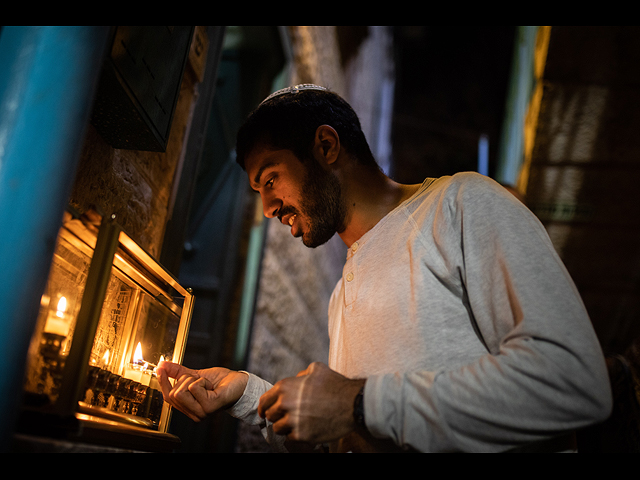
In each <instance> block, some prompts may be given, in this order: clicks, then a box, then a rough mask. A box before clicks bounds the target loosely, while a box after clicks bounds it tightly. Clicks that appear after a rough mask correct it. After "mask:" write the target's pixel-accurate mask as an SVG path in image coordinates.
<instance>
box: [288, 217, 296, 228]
mask: <svg viewBox="0 0 640 480" xmlns="http://www.w3.org/2000/svg"><path fill="white" fill-rule="evenodd" d="M294 218H295V215H293V216H291V217H289V226H290V227H292V226H293V220H294Z"/></svg>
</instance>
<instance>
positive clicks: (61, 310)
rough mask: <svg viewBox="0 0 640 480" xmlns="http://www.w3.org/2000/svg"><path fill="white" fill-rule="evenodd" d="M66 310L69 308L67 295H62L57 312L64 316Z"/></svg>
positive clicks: (58, 314)
mask: <svg viewBox="0 0 640 480" xmlns="http://www.w3.org/2000/svg"><path fill="white" fill-rule="evenodd" d="M66 310H67V299H66V298H65V297H60V300H59V301H58V311H57V312H56V315H57V316H58V317H60V318H62V317H63V316H64V312H65V311H66Z"/></svg>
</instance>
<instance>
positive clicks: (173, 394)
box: [167, 374, 207, 422]
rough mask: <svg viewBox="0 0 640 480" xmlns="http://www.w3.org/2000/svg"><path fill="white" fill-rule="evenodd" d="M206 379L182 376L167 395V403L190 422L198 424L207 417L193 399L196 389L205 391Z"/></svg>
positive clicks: (197, 402)
mask: <svg viewBox="0 0 640 480" xmlns="http://www.w3.org/2000/svg"><path fill="white" fill-rule="evenodd" d="M206 381H207V380H206V379H205V378H202V377H197V376H194V375H189V374H187V375H182V376H181V377H180V378H178V379H177V380H176V384H175V385H174V387H173V388H172V389H171V391H170V392H169V394H168V400H167V403H169V404H170V405H172V406H174V407H175V408H177V409H178V410H180V411H181V412H182V413H184V414H185V415H187V416H188V417H189V418H190V419H191V420H193V421H195V422H199V421H200V420H202V419H203V418H205V417H206V416H207V413H206V412H205V411H204V409H203V407H202V405H201V404H200V402H199V401H198V400H197V399H196V397H194V395H193V392H194V391H196V390H197V389H200V390H203V391H204V390H205V384H206Z"/></svg>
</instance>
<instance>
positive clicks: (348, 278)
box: [347, 272, 353, 282]
mask: <svg viewBox="0 0 640 480" xmlns="http://www.w3.org/2000/svg"><path fill="white" fill-rule="evenodd" d="M351 280H353V273H352V272H349V273H347V282H350V281H351Z"/></svg>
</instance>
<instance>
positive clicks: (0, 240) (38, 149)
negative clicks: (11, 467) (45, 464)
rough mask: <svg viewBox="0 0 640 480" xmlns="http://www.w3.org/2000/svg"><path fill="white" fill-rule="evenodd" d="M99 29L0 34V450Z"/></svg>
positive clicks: (82, 126) (94, 68)
mask: <svg viewBox="0 0 640 480" xmlns="http://www.w3.org/2000/svg"><path fill="white" fill-rule="evenodd" d="M107 36H108V27H4V28H3V29H2V30H1V31H0V359H2V363H3V369H2V374H0V451H7V450H8V449H9V448H10V443H11V437H12V434H13V429H14V428H15V418H16V415H17V413H18V409H19V405H20V404H19V402H20V397H21V393H22V380H23V374H24V364H25V360H26V354H27V349H28V345H29V340H30V338H31V334H32V332H33V329H34V327H35V321H36V317H37V312H38V306H39V303H40V297H41V295H42V292H43V291H44V287H45V284H46V279H47V274H48V271H49V265H50V263H51V258H52V255H53V249H54V246H55V240H56V236H57V232H58V228H59V227H60V224H61V220H62V214H63V212H64V209H65V206H66V203H67V202H68V199H69V195H70V192H71V188H72V185H73V181H74V178H75V173H76V168H77V163H78V157H79V154H80V150H81V148H82V142H83V139H84V134H85V131H86V126H87V122H88V120H89V115H90V113H91V106H92V103H93V96H94V93H95V86H96V83H97V79H98V77H99V73H100V68H101V65H102V58H103V53H104V49H105V46H106V40H107Z"/></svg>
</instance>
